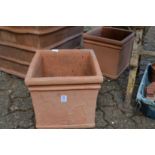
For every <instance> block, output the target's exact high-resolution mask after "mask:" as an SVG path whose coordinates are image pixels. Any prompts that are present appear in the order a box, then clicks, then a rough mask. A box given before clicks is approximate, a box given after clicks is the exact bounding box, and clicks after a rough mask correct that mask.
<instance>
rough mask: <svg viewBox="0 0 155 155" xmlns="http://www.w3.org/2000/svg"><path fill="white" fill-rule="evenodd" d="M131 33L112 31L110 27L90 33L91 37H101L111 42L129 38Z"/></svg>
mask: <svg viewBox="0 0 155 155" xmlns="http://www.w3.org/2000/svg"><path fill="white" fill-rule="evenodd" d="M131 33H132V32H130V31H125V30H119V29H114V28H110V27H102V28H101V29H97V30H96V31H94V32H92V33H91V34H92V35H95V36H98V37H102V38H108V39H113V40H118V41H122V40H123V39H125V38H126V37H127V36H129V35H130V34H131Z"/></svg>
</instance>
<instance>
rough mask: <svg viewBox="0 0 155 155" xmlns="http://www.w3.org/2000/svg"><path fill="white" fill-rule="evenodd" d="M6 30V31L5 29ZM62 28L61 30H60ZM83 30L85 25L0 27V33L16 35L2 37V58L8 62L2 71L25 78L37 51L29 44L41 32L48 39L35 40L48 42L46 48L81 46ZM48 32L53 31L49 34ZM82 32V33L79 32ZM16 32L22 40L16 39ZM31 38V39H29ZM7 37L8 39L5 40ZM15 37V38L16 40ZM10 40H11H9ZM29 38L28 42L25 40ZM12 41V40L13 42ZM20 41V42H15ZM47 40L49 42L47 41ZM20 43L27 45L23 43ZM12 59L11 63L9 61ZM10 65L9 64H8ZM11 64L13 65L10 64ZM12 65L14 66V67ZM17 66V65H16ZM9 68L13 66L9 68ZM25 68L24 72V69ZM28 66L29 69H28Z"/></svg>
mask: <svg viewBox="0 0 155 155" xmlns="http://www.w3.org/2000/svg"><path fill="white" fill-rule="evenodd" d="M4 30H5V31H4ZM59 30H60V32H59ZM82 31H83V27H64V26H61V27H58V26H54V27H51V26H49V27H43V28H42V27H33V26H30V27H16V26H15V27H0V34H1V32H3V33H4V34H5V33H6V32H7V33H10V34H11V35H14V37H15V38H14V37H10V36H11V35H8V36H7V35H4V36H1V35H0V38H3V37H4V38H3V39H4V40H3V41H1V40H0V58H1V59H3V61H4V60H5V61H6V62H7V63H5V65H3V66H0V68H2V69H1V70H2V71H6V72H7V73H10V74H14V73H15V75H16V76H19V77H21V78H24V77H25V76H26V73H27V71H26V70H27V69H28V67H29V64H30V62H31V60H32V58H33V56H34V54H35V52H36V48H35V47H30V46H29V45H30V44H31V45H32V44H33V43H34V41H33V37H36V36H39V37H40V34H41V36H42V34H43V35H44V34H46V37H45V38H46V39H45V38H43V39H40V40H39V42H38V41H37V42H35V43H37V44H38V45H39V44H42V45H43V44H47V45H48V46H46V47H44V49H52V48H59V49H61V48H79V47H80V45H81V40H82ZM47 32H48V33H49V32H52V33H50V34H47ZM79 32H80V33H79ZM16 33H17V34H18V35H19V36H20V37H21V38H22V39H21V40H16ZM5 37H6V38H5ZM29 38H31V39H29ZM51 38H53V39H51ZM5 39H6V40H5ZM14 39H15V40H14ZM8 40H10V42H8ZM25 40H27V41H26V42H24V41H25ZM11 41H12V42H11ZM17 41H20V42H18V43H15V42H17ZM46 41H47V42H46ZM20 43H23V44H26V43H30V44H27V45H21V44H20ZM9 61H10V63H9ZM6 64H7V65H8V66H7V65H6ZM9 65H11V66H9ZM12 65H13V66H14V67H12ZM19 65H21V67H20V68H21V69H19ZM16 66H17V67H16ZM8 68H11V70H10V69H8ZM22 68H24V72H23V71H22ZM26 68H27V69H26Z"/></svg>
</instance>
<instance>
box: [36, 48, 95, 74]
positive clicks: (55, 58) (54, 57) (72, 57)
mask: <svg viewBox="0 0 155 155" xmlns="http://www.w3.org/2000/svg"><path fill="white" fill-rule="evenodd" d="M93 75H96V71H95V67H94V63H93V59H92V56H91V54H90V52H75V51H74V52H68V51H65V52H63V51H60V52H42V53H41V54H40V56H39V59H38V61H37V63H36V67H35V68H34V72H33V77H64V76H93Z"/></svg>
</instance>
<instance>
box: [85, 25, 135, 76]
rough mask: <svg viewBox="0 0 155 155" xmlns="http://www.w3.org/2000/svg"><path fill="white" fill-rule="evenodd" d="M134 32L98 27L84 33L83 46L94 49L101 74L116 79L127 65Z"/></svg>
mask: <svg viewBox="0 0 155 155" xmlns="http://www.w3.org/2000/svg"><path fill="white" fill-rule="evenodd" d="M133 41H134V33H133V32H132V31H127V30H121V29H117V28H112V27H98V28H95V29H93V30H92V31H89V32H87V33H85V34H84V47H85V48H89V49H94V51H95V54H96V56H97V59H98V61H99V64H100V68H101V71H102V73H103V75H105V76H107V77H110V78H113V79H116V78H118V77H119V75H120V74H121V73H122V72H123V71H124V70H125V69H126V68H127V67H128V66H129V62H130V57H131V52H132V48H133Z"/></svg>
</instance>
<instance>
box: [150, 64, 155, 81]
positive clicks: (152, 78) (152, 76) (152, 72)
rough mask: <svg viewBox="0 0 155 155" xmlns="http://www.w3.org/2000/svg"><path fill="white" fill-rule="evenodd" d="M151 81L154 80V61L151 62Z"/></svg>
mask: <svg viewBox="0 0 155 155" xmlns="http://www.w3.org/2000/svg"><path fill="white" fill-rule="evenodd" d="M151 81H152V82H155V63H154V64H152V70H151Z"/></svg>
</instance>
